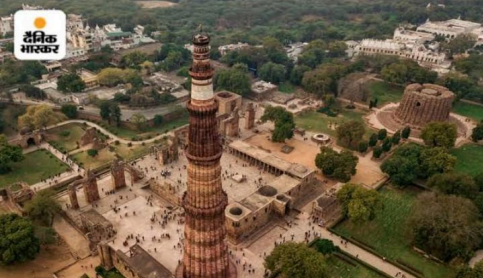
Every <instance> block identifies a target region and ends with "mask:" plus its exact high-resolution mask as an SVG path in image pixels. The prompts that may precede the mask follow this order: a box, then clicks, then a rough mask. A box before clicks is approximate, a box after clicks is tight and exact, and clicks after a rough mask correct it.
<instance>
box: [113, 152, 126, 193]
mask: <svg viewBox="0 0 483 278" xmlns="http://www.w3.org/2000/svg"><path fill="white" fill-rule="evenodd" d="M111 179H112V188H113V189H114V190H118V189H121V188H124V187H126V176H125V174H124V162H121V161H120V160H118V159H116V160H114V162H113V163H112V166H111Z"/></svg>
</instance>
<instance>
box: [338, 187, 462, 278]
mask: <svg viewBox="0 0 483 278" xmlns="http://www.w3.org/2000/svg"><path fill="white" fill-rule="evenodd" d="M380 193H381V197H382V201H383V203H384V210H383V211H381V212H379V213H378V214H377V216H376V218H375V219H374V220H373V221H370V222H367V223H363V224H357V225H356V224H354V223H352V222H351V221H349V220H346V221H344V222H342V223H340V224H339V225H337V226H336V227H335V231H336V232H337V233H338V234H341V235H344V236H346V237H348V238H354V239H356V240H357V241H359V242H362V243H364V244H366V245H367V246H369V247H371V248H372V249H374V250H375V251H377V252H378V253H379V254H380V255H381V256H384V257H386V258H389V259H391V260H394V261H399V262H402V263H404V264H406V265H409V266H411V267H412V268H413V269H417V270H419V271H420V272H421V273H423V274H424V277H426V278H450V277H453V275H454V274H455V273H454V272H455V270H454V269H451V268H449V267H446V266H443V265H440V264H437V263H435V262H433V261H431V260H428V259H426V258H424V257H423V256H421V255H419V254H418V253H416V252H415V251H413V250H412V246H411V244H410V238H409V229H408V226H407V224H406V223H407V219H408V217H409V216H410V214H411V209H412V206H413V204H414V202H415V198H416V196H417V195H418V194H419V193H420V191H419V190H417V189H415V188H408V189H406V190H403V191H402V190H398V189H395V188H393V187H390V186H385V187H384V188H382V189H381V190H380Z"/></svg>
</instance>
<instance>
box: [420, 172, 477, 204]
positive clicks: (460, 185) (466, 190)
mask: <svg viewBox="0 0 483 278" xmlns="http://www.w3.org/2000/svg"><path fill="white" fill-rule="evenodd" d="M427 186H428V187H431V188H435V189H436V190H438V191H439V192H441V193H444V194H450V195H457V196H461V197H466V198H470V199H473V198H475V197H476V196H477V194H478V192H479V191H480V188H479V187H478V185H476V183H475V181H474V179H473V178H472V177H471V176H469V175H467V174H463V173H458V172H450V173H442V174H436V175H434V176H432V177H430V178H429V179H428V182H427Z"/></svg>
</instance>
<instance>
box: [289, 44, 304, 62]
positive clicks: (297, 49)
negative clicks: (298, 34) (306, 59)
mask: <svg viewBox="0 0 483 278" xmlns="http://www.w3.org/2000/svg"><path fill="white" fill-rule="evenodd" d="M307 45H308V43H306V42H297V43H292V44H291V45H289V47H288V48H286V49H285V51H286V52H287V56H288V57H289V58H290V60H292V61H294V62H295V63H297V61H298V58H299V56H300V54H302V52H303V51H304V49H305V47H306V46H307Z"/></svg>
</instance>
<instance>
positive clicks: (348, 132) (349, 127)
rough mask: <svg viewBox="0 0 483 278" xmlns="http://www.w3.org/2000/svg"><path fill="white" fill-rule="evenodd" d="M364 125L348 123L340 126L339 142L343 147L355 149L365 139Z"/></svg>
mask: <svg viewBox="0 0 483 278" xmlns="http://www.w3.org/2000/svg"><path fill="white" fill-rule="evenodd" d="M365 132H366V131H365V128H364V124H363V123H361V122H359V121H347V122H344V123H342V124H340V125H339V126H338V127H337V129H336V133H337V140H338V141H339V142H340V143H341V144H342V146H344V147H347V148H354V147H355V146H357V144H359V142H360V141H361V140H362V138H363V137H364V133H365Z"/></svg>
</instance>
